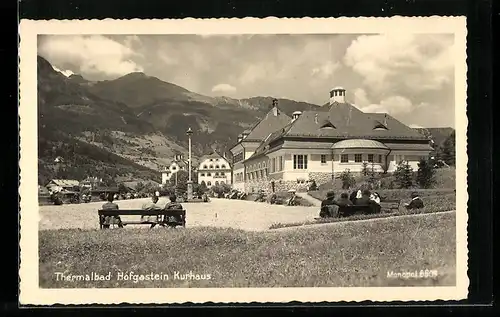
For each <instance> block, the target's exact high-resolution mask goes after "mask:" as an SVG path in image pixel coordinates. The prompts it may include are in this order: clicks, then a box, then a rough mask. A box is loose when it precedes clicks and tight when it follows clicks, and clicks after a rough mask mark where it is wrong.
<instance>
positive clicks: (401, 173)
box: [394, 161, 413, 188]
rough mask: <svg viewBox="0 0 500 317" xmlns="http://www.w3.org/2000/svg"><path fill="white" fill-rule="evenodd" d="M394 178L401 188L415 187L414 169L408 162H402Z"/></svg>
mask: <svg viewBox="0 0 500 317" xmlns="http://www.w3.org/2000/svg"><path fill="white" fill-rule="evenodd" d="M394 177H395V178H396V182H397V183H398V184H399V187H400V188H410V187H412V185H413V169H412V168H411V166H410V164H408V162H406V161H401V162H400V163H399V164H398V167H397V168H396V171H394Z"/></svg>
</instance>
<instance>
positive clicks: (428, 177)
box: [417, 159, 436, 188]
mask: <svg viewBox="0 0 500 317" xmlns="http://www.w3.org/2000/svg"><path fill="white" fill-rule="evenodd" d="M435 173H436V170H435V169H434V165H433V164H432V162H430V161H429V160H425V159H423V160H421V161H420V162H419V163H418V171H417V183H418V185H419V186H420V187H421V188H430V187H431V186H432V185H433V184H434V182H435V179H434V175H435Z"/></svg>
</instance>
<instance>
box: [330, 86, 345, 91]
mask: <svg viewBox="0 0 500 317" xmlns="http://www.w3.org/2000/svg"><path fill="white" fill-rule="evenodd" d="M332 90H345V89H344V87H340V86H337V87H333V88H332V89H331V90H330V91H332Z"/></svg>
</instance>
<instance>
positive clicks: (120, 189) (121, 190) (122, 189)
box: [118, 183, 128, 194]
mask: <svg viewBox="0 0 500 317" xmlns="http://www.w3.org/2000/svg"><path fill="white" fill-rule="evenodd" d="M118 192H119V193H120V194H125V193H128V188H127V186H125V184H123V183H120V185H118Z"/></svg>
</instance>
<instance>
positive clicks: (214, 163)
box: [198, 155, 231, 187]
mask: <svg viewBox="0 0 500 317" xmlns="http://www.w3.org/2000/svg"><path fill="white" fill-rule="evenodd" d="M201 182H204V183H205V185H206V186H207V187H211V186H216V185H219V184H228V185H231V165H230V164H229V162H228V161H227V160H226V159H225V158H224V157H222V156H218V155H211V156H210V157H207V158H205V159H203V160H202V162H201V163H200V165H199V166H198V183H199V184H201Z"/></svg>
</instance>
